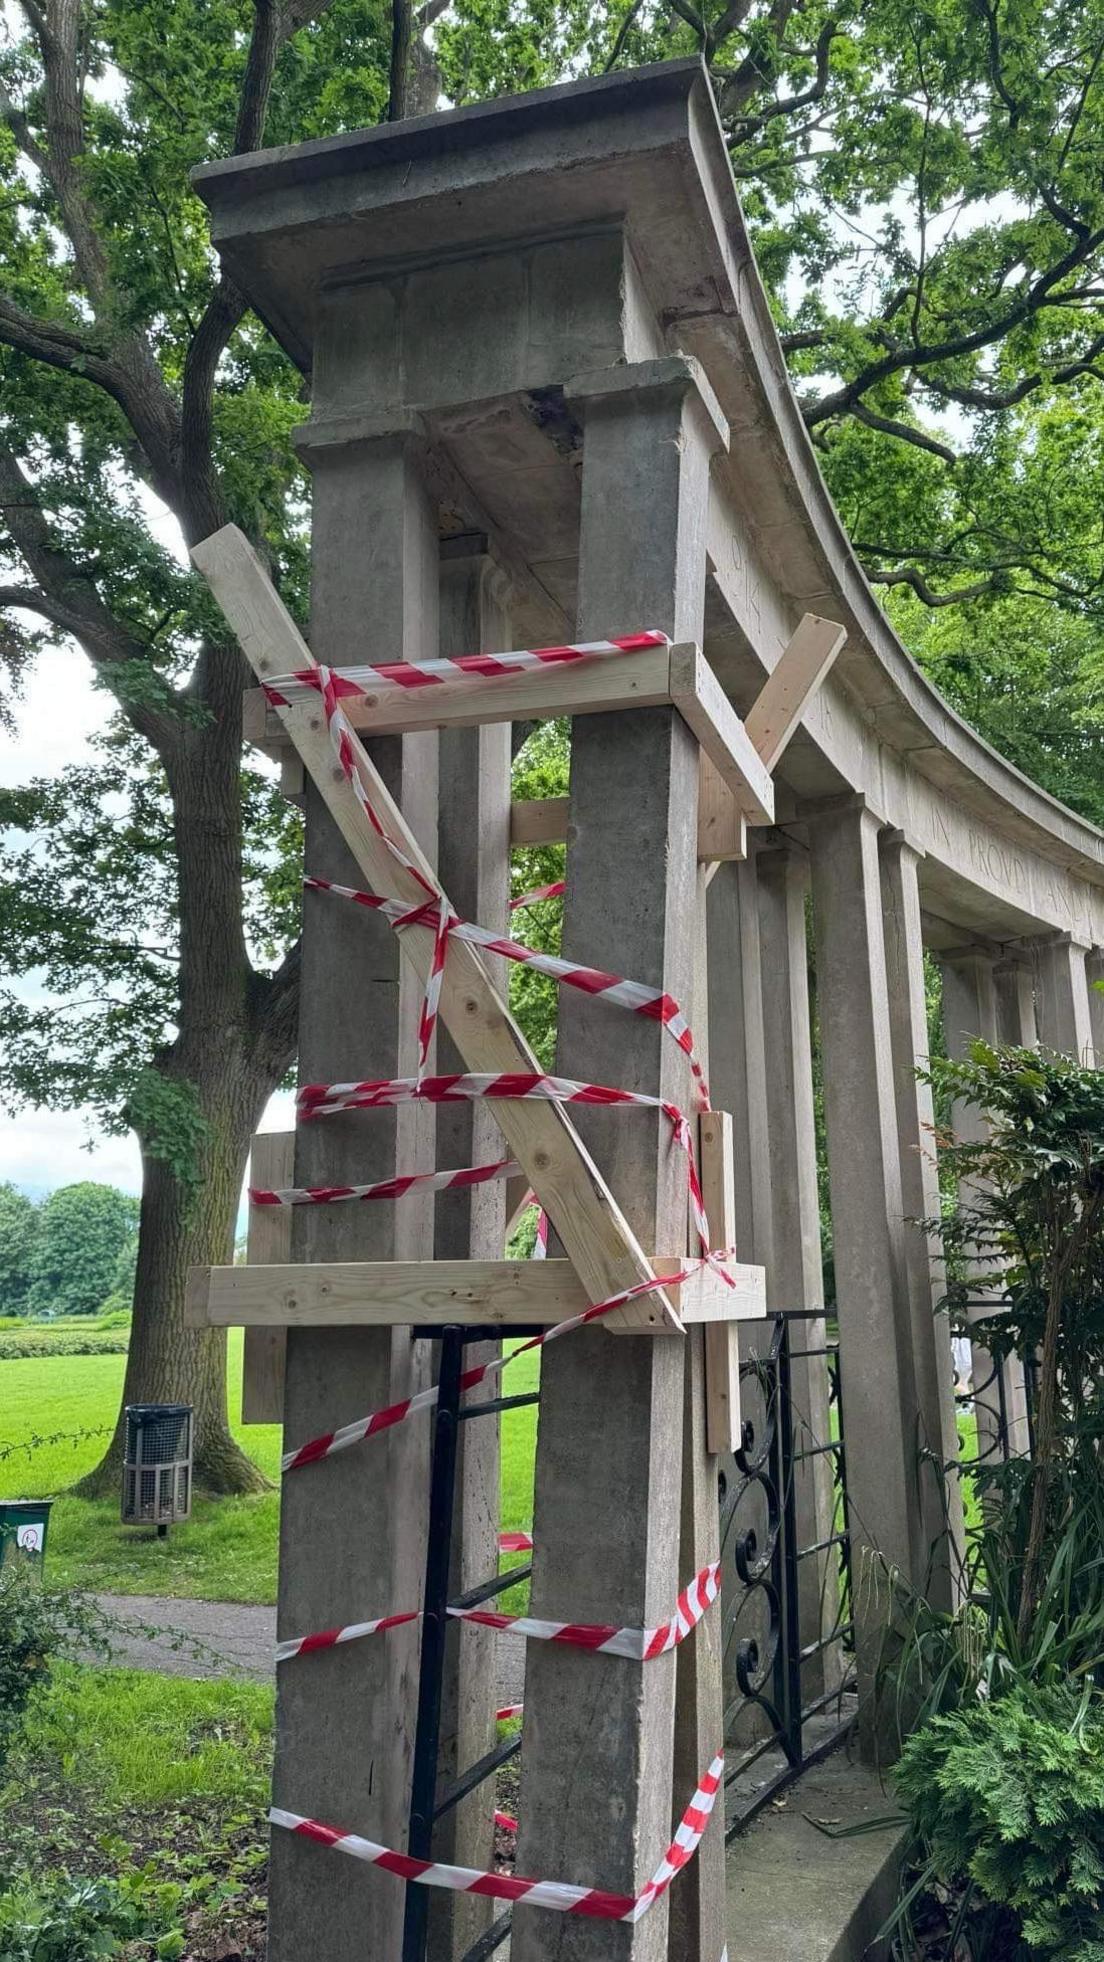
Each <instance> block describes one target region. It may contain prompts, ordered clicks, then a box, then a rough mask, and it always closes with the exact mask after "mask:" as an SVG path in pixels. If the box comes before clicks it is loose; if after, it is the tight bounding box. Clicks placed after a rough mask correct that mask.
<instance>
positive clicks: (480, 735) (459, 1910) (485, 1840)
mask: <svg viewBox="0 0 1104 1962" xmlns="http://www.w3.org/2000/svg"><path fill="white" fill-rule="evenodd" d="M502 598H503V581H502V579H501V575H500V574H499V573H498V571H497V569H496V568H495V566H494V563H493V561H492V560H491V559H490V558H489V557H488V555H487V547H486V540H485V538H483V537H482V536H481V535H467V536H463V537H460V538H451V539H445V540H444V541H443V543H442V546H441V641H440V645H441V653H442V654H474V653H480V652H491V651H494V650H496V649H502V648H508V647H510V646H511V644H512V642H511V638H510V628H509V621H508V618H507V615H506V613H505V611H504V608H503V605H502ZM439 781H440V813H441V816H440V849H439V853H438V861H437V870H438V874H439V876H440V880H441V884H442V885H443V887H444V889H445V891H446V892H447V894H448V896H449V899H450V900H451V901H452V904H453V906H454V907H455V909H456V911H457V912H458V913H459V914H460V916H461V918H462V919H466V920H475V921H477V922H478V923H479V925H480V926H485V927H489V928H490V929H491V931H492V932H495V933H505V932H506V930H507V893H508V889H509V870H510V725H509V723H508V722H498V723H491V724H488V725H487V726H486V727H482V728H474V729H445V730H442V732H441V737H440V768H439ZM505 966H506V963H505V962H504V961H501V960H499V961H496V962H494V967H495V970H496V976H495V978H496V980H497V981H498V982H499V983H500V984H502V983H504V980H505V977H504V976H503V975H502V973H501V972H500V970H501V969H503V968H504V967H505ZM437 1067H438V1068H439V1069H440V1070H446V1071H447V1070H462V1069H463V1068H464V1063H463V1060H462V1058H461V1057H460V1053H459V1051H458V1050H457V1048H456V1046H455V1044H454V1043H453V1041H452V1039H451V1037H450V1036H449V1035H448V1034H447V1032H446V1031H445V1030H444V1029H443V1028H442V1029H440V1030H439V1032H438V1038H437ZM502 1155H503V1146H502V1133H501V1131H500V1130H499V1128H498V1125H497V1124H496V1123H495V1121H494V1107H493V1105H491V1104H487V1103H480V1102H474V1103H459V1104H442V1105H441V1107H440V1109H439V1110H438V1112H437V1163H438V1165H439V1166H441V1168H442V1169H443V1170H444V1169H453V1168H455V1167H457V1166H461V1165H479V1164H487V1163H490V1162H491V1161H492V1160H493V1159H495V1158H501V1157H502ZM436 1215H437V1217H436V1229H435V1234H434V1253H435V1255H436V1258H437V1259H438V1260H449V1259H452V1260H467V1259H471V1260H501V1258H502V1252H503V1244H504V1239H505V1226H506V1188H505V1185H504V1184H503V1183H501V1182H500V1181H495V1182H494V1183H493V1184H490V1185H479V1186H475V1187H473V1188H471V1189H469V1190H460V1191H457V1192H442V1193H439V1194H438V1196H437V1201H436ZM500 1347H501V1345H500V1344H499V1343H492V1342H486V1343H480V1344H478V1345H473V1346H472V1347H471V1348H470V1349H469V1350H467V1352H466V1355H465V1361H466V1363H467V1364H468V1365H469V1366H472V1367H474V1365H475V1364H477V1363H481V1362H487V1361H489V1360H490V1358H491V1357H492V1356H493V1355H497V1354H498V1352H499V1349H500ZM499 1458H500V1453H499V1420H498V1418H497V1417H480V1418H478V1419H477V1420H476V1421H475V1422H473V1423H470V1424H461V1425H460V1428H459V1435H458V1440H457V1466H456V1504H455V1513H454V1517H453V1547H452V1570H451V1578H450V1593H451V1594H452V1595H453V1596H454V1597H455V1596H456V1595H457V1594H461V1593H464V1592H466V1591H467V1590H468V1589H469V1588H471V1587H475V1586H477V1585H478V1583H479V1582H480V1581H483V1580H486V1579H487V1578H488V1576H489V1575H491V1574H493V1573H494V1572H495V1570H496V1567H497V1564H498V1524H499V1469H500V1467H499ZM497 1647H498V1638H497V1637H496V1636H495V1634H494V1633H493V1631H492V1630H490V1629H487V1628H480V1627H477V1625H476V1624H475V1623H474V1622H453V1623H452V1625H451V1627H450V1630H449V1634H448V1638H447V1647H446V1656H445V1680H444V1697H443V1703H442V1710H441V1738H440V1748H439V1751H438V1759H437V1762H438V1781H439V1785H441V1786H444V1785H447V1784H449V1783H451V1781H452V1780H453V1779H454V1778H456V1777H457V1775H458V1774H459V1773H462V1772H464V1771H466V1770H468V1769H469V1768H470V1767H471V1766H472V1765H473V1764H476V1763H477V1762H478V1761H479V1759H480V1758H482V1757H483V1756H484V1755H485V1754H486V1753H487V1752H488V1751H489V1750H491V1749H492V1747H493V1745H494V1742H495V1721H494V1712H495V1702H496V1698H495V1658H496V1652H497ZM493 1813H494V1782H493V1780H489V1781H487V1782H486V1783H485V1784H483V1785H480V1786H477V1788H476V1790H475V1791H474V1792H472V1793H470V1794H469V1796H468V1797H467V1798H466V1799H464V1800H462V1801H461V1803H460V1805H459V1806H457V1807H456V1808H455V1809H454V1810H453V1811H451V1812H448V1813H446V1814H445V1816H444V1818H443V1819H442V1821H441V1824H440V1826H439V1828H438V1830H437V1833H436V1835H435V1839H434V1855H435V1857H436V1858H437V1859H439V1860H445V1861H448V1862H450V1863H451V1864H453V1865H456V1866H465V1867H476V1868H478V1869H480V1870H481V1871H487V1870H489V1869H490V1868H491V1867H492V1866H493V1864H494V1820H493ZM492 1914H493V1902H491V1901H489V1900H485V1899H483V1898H482V1897H481V1896H479V1895H476V1894H451V1893H445V1892H442V1891H440V1890H437V1889H434V1890H433V1892H432V1895H431V1899H430V1939H429V1953H430V1955H431V1956H432V1957H433V1962H451V1958H453V1957H459V1956H462V1955H464V1954H465V1953H466V1951H467V1950H468V1949H469V1948H470V1947H471V1945H472V1943H473V1942H474V1941H475V1939H476V1937H477V1936H478V1935H479V1934H480V1933H481V1932H482V1931H483V1929H484V1928H486V1927H487V1926H488V1925H489V1923H490V1921H491V1918H492Z"/></svg>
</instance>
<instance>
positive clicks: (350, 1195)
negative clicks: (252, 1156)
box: [249, 1158, 521, 1206]
mask: <svg viewBox="0 0 1104 1962" xmlns="http://www.w3.org/2000/svg"><path fill="white" fill-rule="evenodd" d="M520 1172H521V1166H520V1165H519V1164H517V1163H516V1161H515V1160H514V1159H513V1158H500V1159H498V1161H497V1162H496V1163H495V1164H493V1165H465V1166H464V1167H463V1168H462V1169H461V1170H460V1171H458V1172H407V1173H406V1174H405V1175H403V1176H401V1177H399V1178H395V1179H377V1180H376V1182H375V1184H374V1185H288V1186H282V1187H280V1189H279V1190H277V1191H271V1190H269V1188H268V1187H267V1186H262V1185H251V1186H250V1187H249V1201H250V1204H251V1205H253V1206H333V1205H336V1204H338V1203H339V1202H340V1201H341V1200H343V1199H402V1198H405V1196H406V1194H407V1193H408V1192H449V1191H451V1190H452V1188H453V1187H464V1186H470V1185H485V1184H486V1183H487V1181H488V1180H490V1179H512V1178H517V1177H518V1176H519V1175H520Z"/></svg>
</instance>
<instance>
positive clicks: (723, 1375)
mask: <svg viewBox="0 0 1104 1962" xmlns="http://www.w3.org/2000/svg"><path fill="white" fill-rule="evenodd" d="M699 1156H700V1170H701V1183H702V1193H703V1195H704V1198H705V1209H706V1212H707V1213H708V1214H709V1223H710V1226H711V1228H712V1232H713V1241H714V1244H715V1245H716V1246H718V1247H730V1246H731V1245H732V1243H733V1241H734V1240H735V1237H736V1188H735V1179H734V1176H733V1163H732V1118H731V1116H730V1114H729V1112H728V1111H726V1110H715V1111H707V1112H706V1113H705V1114H704V1115H703V1116H702V1118H701V1120H700V1126H699ZM752 1272H754V1273H757V1274H759V1275H760V1277H761V1280H762V1291H761V1296H760V1299H761V1304H762V1305H761V1306H760V1307H759V1309H758V1311H757V1312H758V1314H759V1315H760V1316H762V1315H765V1314H766V1312H767V1294H766V1273H765V1269H763V1268H761V1267H759V1268H754V1269H752ZM741 1426H742V1418H741V1414H740V1332H739V1328H738V1326H737V1324H736V1323H735V1322H727V1323H726V1322H710V1323H709V1324H708V1326H707V1327H706V1331H705V1433H706V1443H707V1446H708V1448H709V1450H710V1451H725V1452H731V1451H735V1450H737V1449H738V1448H739V1445H740V1442H741Z"/></svg>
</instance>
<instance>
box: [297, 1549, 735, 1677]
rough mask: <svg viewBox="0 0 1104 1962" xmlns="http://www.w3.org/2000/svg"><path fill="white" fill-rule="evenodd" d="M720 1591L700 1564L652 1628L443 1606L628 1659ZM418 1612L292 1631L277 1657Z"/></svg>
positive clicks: (704, 1609)
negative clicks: (671, 1608)
mask: <svg viewBox="0 0 1104 1962" xmlns="http://www.w3.org/2000/svg"><path fill="white" fill-rule="evenodd" d="M720 1591H721V1569H720V1563H719V1562H714V1563H712V1564H711V1565H710V1566H708V1567H703V1568H702V1570H701V1573H700V1574H698V1575H696V1576H695V1578H694V1579H693V1580H692V1581H691V1582H690V1585H689V1587H686V1588H684V1589H683V1591H682V1593H681V1594H680V1595H679V1597H678V1600H677V1601H676V1603H675V1612H674V1614H673V1615H672V1616H671V1618H670V1620H669V1621H664V1622H661V1623H660V1626H659V1627H658V1628H619V1627H617V1626H616V1624H614V1623H610V1622H585V1621H582V1622H579V1621H543V1620H540V1619H537V1618H535V1617H533V1616H532V1615H502V1614H495V1613H493V1612H491V1611H488V1610H487V1609H484V1608H449V1610H448V1613H449V1615H450V1616H451V1617H452V1619H453V1620H454V1621H473V1622H477V1623H478V1624H479V1626H480V1627H482V1628H494V1629H497V1630H498V1632H499V1633H500V1634H506V1635H524V1636H525V1638H526V1640H527V1641H530V1642H559V1643H561V1644H564V1645H566V1646H567V1647H568V1648H575V1649H591V1650H593V1652H594V1653H595V1654H596V1655H620V1656H625V1657H627V1658H628V1660H629V1661H630V1662H652V1661H654V1659H655V1657H656V1656H659V1655H667V1654H668V1652H669V1651H670V1650H671V1649H677V1648H678V1646H679V1643H680V1642H684V1641H685V1640H686V1637H687V1636H688V1635H689V1634H690V1633H691V1632H692V1630H693V1629H695V1628H696V1627H697V1625H698V1623H699V1621H701V1619H702V1617H703V1615H705V1614H707V1613H708V1611H709V1609H710V1608H711V1607H712V1606H713V1603H714V1601H716V1599H717V1597H718V1595H719V1594H720ZM419 1619H420V1612H419V1611H417V1610H416V1611H414V1612H412V1613H408V1614H398V1615H382V1616H381V1617H380V1618H379V1619H378V1620H377V1621H354V1622H350V1623H349V1624H348V1626H347V1627H345V1628H328V1629H324V1630H323V1631H321V1632H320V1633H319V1634H317V1635H298V1636H292V1637H290V1638H289V1639H288V1640H287V1641H286V1642H278V1643H277V1645H276V1660H277V1662H292V1661H294V1660H295V1658H296V1657H297V1656H302V1655H313V1654H315V1653H316V1652H317V1651H318V1650H319V1649H335V1648H339V1647H340V1646H341V1645H342V1644H343V1643H345V1642H359V1641H362V1640H363V1639H364V1638H365V1637H366V1636H368V1635H383V1634H386V1633H387V1631H388V1630H389V1629H391V1628H399V1627H401V1626H402V1625H403V1623H405V1622H409V1621H418V1620H419Z"/></svg>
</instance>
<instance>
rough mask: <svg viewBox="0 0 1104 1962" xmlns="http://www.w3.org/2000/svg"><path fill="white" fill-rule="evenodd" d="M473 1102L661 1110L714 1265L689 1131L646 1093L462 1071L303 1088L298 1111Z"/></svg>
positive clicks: (312, 1113)
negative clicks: (476, 1099) (512, 1101)
mask: <svg viewBox="0 0 1104 1962" xmlns="http://www.w3.org/2000/svg"><path fill="white" fill-rule="evenodd" d="M474 1097H490V1098H496V1097H497V1098H503V1099H517V1100H520V1101H525V1100H529V1099H533V1100H535V1101H544V1102H546V1103H558V1104H589V1105H593V1106H597V1107H599V1108H603V1109H617V1108H631V1109H638V1110H639V1109H644V1110H649V1109H650V1110H661V1111H662V1112H663V1115H664V1116H665V1117H666V1118H667V1120H668V1122H669V1124H670V1126H671V1131H672V1137H673V1142H674V1143H675V1144H676V1145H677V1146H678V1147H679V1149H680V1150H681V1151H683V1152H684V1153H685V1155H686V1166H687V1172H686V1176H687V1182H688V1185H689V1188H690V1207H691V1211H692V1213H693V1216H694V1225H695V1228H696V1230H697V1233H698V1237H699V1239H700V1241H701V1245H702V1251H703V1254H704V1255H705V1257H706V1259H707V1260H709V1261H710V1262H711V1264H712V1262H713V1259H714V1256H713V1254H712V1249H711V1247H710V1236H709V1219H708V1216H707V1214H706V1210H705V1199H704V1196H703V1194H702V1189H701V1181H700V1179H699V1177H698V1166H697V1160H696V1158H695V1156H694V1141H693V1139H692V1137H691V1135H690V1126H689V1124H688V1122H687V1120H686V1117H685V1116H684V1114H683V1112H682V1111H681V1110H680V1109H679V1107H678V1105H677V1104H672V1103H669V1102H668V1101H667V1099H666V1098H664V1097H651V1096H648V1095H646V1094H645V1092H644V1091H642V1090H614V1089H611V1088H610V1087H609V1085H607V1084H603V1083H577V1082H575V1081H574V1080H573V1079H572V1078H571V1077H566V1076H548V1075H545V1074H543V1073H540V1074H537V1073H534V1072H528V1071H527V1072H522V1071H513V1070H503V1071H498V1072H494V1073H491V1074H478V1073H474V1072H468V1073H467V1074H465V1073H463V1072H457V1073H456V1074H455V1075H451V1076H421V1077H413V1076H399V1077H384V1078H376V1079H369V1078H365V1079H363V1080H362V1081H360V1082H358V1083H304V1084H303V1085H302V1086H301V1088H300V1090H299V1092H298V1095H297V1097H296V1110H297V1112H298V1115H299V1116H300V1117H301V1118H302V1119H303V1120H304V1122H306V1121H307V1120H309V1119H310V1118H313V1117H329V1116H332V1115H333V1114H334V1113H335V1112H337V1111H346V1110H381V1109H384V1108H387V1107H388V1106H390V1105H392V1104H402V1103H409V1102H412V1101H414V1102H416V1101H425V1102H427V1103H437V1104H452V1103H464V1102H465V1101H467V1100H469V1099H471V1098H474ZM722 1271H723V1270H722Z"/></svg>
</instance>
